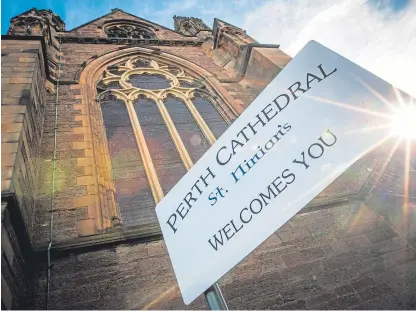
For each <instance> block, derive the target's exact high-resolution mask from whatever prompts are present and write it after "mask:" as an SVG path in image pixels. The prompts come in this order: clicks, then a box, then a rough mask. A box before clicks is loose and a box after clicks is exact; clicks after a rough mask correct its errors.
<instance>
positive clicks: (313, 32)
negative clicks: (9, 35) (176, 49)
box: [1, 0, 416, 97]
mask: <svg viewBox="0 0 416 311" xmlns="http://www.w3.org/2000/svg"><path fill="white" fill-rule="evenodd" d="M28 3H29V4H28ZM32 7H36V8H39V9H40V8H50V9H52V10H53V11H54V12H55V13H57V14H58V15H59V16H60V17H61V18H62V19H63V20H64V21H65V23H66V29H67V30H70V29H72V28H74V27H76V26H79V25H81V24H83V23H86V22H88V21H90V20H92V19H94V18H97V17H99V16H102V15H104V14H107V13H108V12H110V11H111V9H113V8H120V9H122V10H124V11H126V12H129V13H132V14H134V15H137V16H140V17H143V18H145V19H148V20H150V21H153V22H155V23H158V24H160V25H163V26H166V27H168V28H173V16H174V15H178V16H193V17H198V18H201V19H202V20H203V21H204V22H205V23H206V24H207V25H208V26H210V27H212V24H213V20H214V18H215V17H217V18H220V19H222V20H224V21H227V22H229V23H230V24H233V25H235V26H238V27H240V28H243V29H244V30H246V31H247V33H248V34H249V35H251V36H252V37H253V38H254V39H256V40H257V41H258V42H260V43H268V44H280V46H281V49H282V50H283V51H284V52H286V53H287V54H289V55H290V56H292V57H293V56H295V55H296V53H297V52H298V51H299V50H300V49H301V48H302V47H303V46H304V45H305V44H306V43H307V42H308V41H309V40H316V41H318V42H320V43H322V44H324V45H325V46H327V47H329V48H330V49H332V50H334V51H336V52H338V53H340V54H341V55H343V56H345V57H347V58H348V59H350V60H352V61H353V62H355V63H357V64H358V65H360V66H362V67H364V68H366V69H368V70H370V71H371V72H373V73H374V74H376V75H378V76H379V77H381V78H383V79H385V80H386V81H388V82H390V83H392V84H394V85H396V86H397V87H399V88H401V89H402V90H403V91H405V92H407V93H410V94H411V95H413V96H414V97H416V87H415V85H416V82H415V79H414V78H413V73H414V72H416V56H415V55H416V0H344V1H333V0H227V1H224V0H169V1H167V0H165V1H163V0H162V1H160V0H159V1H154V0H129V1H126V0H111V1H106V0H70V1H62V0H61V1H54V0H32V1H27V0H12V1H5V0H3V1H2V3H1V19H2V20H1V33H2V34H5V33H6V32H7V28H8V25H9V21H10V18H11V17H13V16H15V15H18V14H19V13H21V12H24V11H26V10H28V9H30V8H32Z"/></svg>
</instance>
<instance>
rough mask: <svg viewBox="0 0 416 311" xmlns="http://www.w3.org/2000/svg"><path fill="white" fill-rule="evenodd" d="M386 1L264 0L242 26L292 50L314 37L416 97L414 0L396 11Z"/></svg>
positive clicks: (283, 47)
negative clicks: (373, 2) (414, 76)
mask: <svg viewBox="0 0 416 311" xmlns="http://www.w3.org/2000/svg"><path fill="white" fill-rule="evenodd" d="M388 3H389V2H388V1H382V2H377V3H376V4H377V5H373V4H372V3H369V2H366V1H363V0H350V1H343V2H341V3H339V2H336V1H329V0H315V1H303V0H280V1H268V2H262V4H261V5H259V6H258V7H257V8H256V9H255V10H253V11H251V12H248V13H247V14H246V15H245V16H244V19H243V25H242V26H243V28H244V29H246V30H247V32H248V33H249V34H250V35H251V36H253V37H254V38H255V39H257V40H258V41H260V42H262V43H277V44H280V45H281V49H282V50H283V51H285V52H286V53H288V54H289V55H291V56H294V55H296V53H297V52H298V51H299V50H300V49H301V48H302V47H303V46H304V45H305V44H306V43H307V42H308V41H309V40H312V39H313V40H316V41H318V42H320V43H322V44H324V45H325V46H327V47H329V48H331V49H333V50H334V51H336V52H338V53H340V54H341V55H343V56H345V57H347V58H348V59H350V60H351V61H353V62H355V63H357V64H358V65H360V66H362V67H364V68H366V69H368V70H369V71H371V72H373V73H374V74H376V75H378V76H379V77H381V78H383V79H385V80H386V81H388V82H390V83H392V84H394V85H396V86H397V87H399V88H401V89H402V90H403V91H405V92H407V93H409V94H412V96H415V97H416V87H415V85H416V83H415V79H414V78H413V77H412V76H413V74H414V72H416V61H415V60H416V56H415V55H416V1H410V2H409V3H408V4H407V6H406V7H404V8H403V9H402V10H399V11H397V10H395V9H394V8H393V7H392V6H390V5H388Z"/></svg>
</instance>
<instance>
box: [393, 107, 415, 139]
mask: <svg viewBox="0 0 416 311" xmlns="http://www.w3.org/2000/svg"><path fill="white" fill-rule="evenodd" d="M391 131H392V134H393V135H396V136H400V137H401V138H403V139H407V140H416V105H403V106H399V107H398V108H397V109H395V111H394V113H393V116H392V118H391Z"/></svg>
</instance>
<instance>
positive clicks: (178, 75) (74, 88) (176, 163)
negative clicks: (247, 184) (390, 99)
mask: <svg viewBox="0 0 416 311" xmlns="http://www.w3.org/2000/svg"><path fill="white" fill-rule="evenodd" d="M290 60H291V58H290V57H289V56H288V55H286V54H285V53H284V52H283V51H282V50H280V48H279V46H278V45H272V44H261V43H258V42H257V41H256V40H255V39H253V38H252V37H250V36H249V35H248V34H247V33H246V31H244V30H243V29H240V28H238V27H237V26H234V25H231V24H229V23H227V22H225V21H222V20H219V19H215V20H214V22H213V27H212V29H211V28H209V27H208V26H207V25H206V24H205V23H204V22H202V21H201V20H200V19H198V18H194V17H179V16H175V17H174V30H172V29H169V28H167V27H164V26H161V25H158V24H156V23H153V22H152V21H148V20H146V19H143V18H140V17H138V16H135V15H132V14H129V13H127V12H124V11H122V10H120V9H113V10H111V12H109V13H108V14H106V15H104V16H101V17H99V18H97V19H94V20H92V21H90V22H88V23H86V24H83V25H80V26H78V27H76V28H74V29H70V30H66V29H65V24H64V22H63V21H62V20H61V18H60V17H59V16H57V15H56V14H54V13H53V12H52V11H50V10H38V9H31V10H29V11H27V12H24V13H22V14H20V15H18V16H16V17H14V18H12V19H11V24H10V28H9V31H8V33H7V35H4V36H2V94H1V95H2V97H1V98H2V186H1V187H2V308H5V309H12V308H20V309H25V308H36V309H43V308H50V309H68V308H69V309H141V308H155V309H178V308H179V309H184V308H186V306H185V305H184V304H183V302H182V299H181V297H180V294H179V291H178V287H177V284H176V280H175V277H174V274H173V270H172V266H171V263H170V260H169V257H168V254H167V251H166V248H165V245H164V241H163V238H162V235H161V231H160V228H159V226H158V223H157V219H156V216H155V212H154V208H155V206H156V204H157V203H158V202H159V201H160V200H161V199H162V198H163V196H165V195H166V194H167V193H168V192H169V190H170V189H171V188H172V187H173V186H174V185H175V184H176V183H177V181H178V180H179V179H180V178H181V177H182V176H183V175H184V174H185V173H186V172H187V171H188V170H189V169H190V168H191V167H192V166H193V165H194V163H196V162H197V161H198V159H199V158H200V157H201V156H202V155H203V154H204V153H205V152H206V150H208V148H209V147H210V146H211V145H212V144H213V143H214V142H215V140H216V139H218V137H220V135H221V134H222V133H223V132H224V131H225V130H226V129H227V127H228V126H229V125H230V124H231V123H232V122H233V121H234V120H235V119H236V118H237V117H238V116H239V115H240V114H241V113H242V112H243V111H244V110H245V109H246V108H247V107H248V105H250V103H251V102H252V101H253V99H254V98H255V97H256V96H257V95H258V94H259V93H260V92H261V91H262V90H263V89H264V88H265V87H266V86H267V85H268V83H269V82H270V81H271V80H272V79H273V78H274V77H275V76H276V75H278V74H279V72H280V71H281V70H282V69H283V68H284V67H285V66H286V65H287V64H288V63H289V62H290ZM386 148H387V147H386V146H382V147H380V148H378V149H376V150H374V151H373V152H371V153H369V154H368V155H366V156H365V157H363V158H362V159H361V160H360V161H358V162H357V163H355V164H354V165H353V166H352V167H351V168H350V169H349V170H348V171H347V172H345V173H344V174H343V175H342V176H341V177H340V178H338V179H337V180H336V181H335V182H334V183H332V184H331V185H330V186H329V187H328V188H327V189H325V190H324V191H323V192H322V193H321V194H320V195H319V196H318V197H317V198H315V199H314V200H313V201H311V202H310V203H309V204H308V206H307V207H305V208H304V209H303V210H302V211H301V212H300V213H299V214H298V215H296V216H295V217H294V218H293V219H292V220H291V221H290V222H289V223H287V224H286V225H285V226H284V227H282V228H281V229H279V230H278V231H277V232H276V233H275V234H273V235H272V236H271V237H270V238H269V239H268V240H267V241H266V242H264V243H263V244H262V245H261V246H260V247H259V248H258V249H257V250H256V251H255V252H254V253H252V254H251V255H250V256H248V257H247V258H246V259H245V260H244V261H243V262H242V263H240V264H239V265H237V266H236V267H235V268H234V269H233V270H232V271H230V272H229V273H228V274H227V275H225V276H224V277H223V278H222V279H221V280H220V281H219V282H220V284H221V286H222V288H223V293H224V295H225V298H226V299H227V301H228V304H229V307H230V308H233V309H251V308H256V309H263V308H264V309H266V308H267V309H270V308H272V309H273V308H280V309H289V308H292V309H305V308H311V309H321V308H322V309H323V308H331V309H338V308H340V309H347V308H355V309H364V308H366V309H370V308H380V309H382V308H390V309H393V308H394V309H402V308H415V307H416V306H415V304H414V302H415V301H416V297H415V292H416V287H415V286H416V283H415V277H416V269H415V268H416V252H415V247H416V244H415V242H416V228H415V224H416V220H415V219H416V216H415V206H414V200H413V199H414V197H415V194H414V191H413V190H412V191H413V192H411V193H410V199H411V200H410V202H408V204H407V205H406V206H407V209H406V213H404V212H403V209H402V206H403V196H404V195H406V194H405V193H403V189H404V188H403V183H404V180H403V178H402V176H403V172H402V171H400V169H402V168H401V166H399V165H398V164H400V162H401V160H397V161H391V162H390V165H385V163H386V160H387V159H388V151H386V150H389V149H386ZM400 152H402V151H400V150H397V151H396V153H397V156H395V157H393V158H394V159H401V157H399V156H398V154H399V153H400ZM413 162H414V161H413ZM412 170H413V171H414V170H415V167H412ZM413 177H414V176H413V175H412V177H411V178H412V179H411V180H412V182H413V181H414V178H413ZM411 189H416V187H413V188H411ZM407 196H409V194H407ZM412 200H413V201H412ZM188 308H192V309H200V308H207V305H206V304H205V302H204V300H203V299H202V298H199V299H197V300H196V301H195V302H194V303H193V304H191V305H190V306H189V307H188Z"/></svg>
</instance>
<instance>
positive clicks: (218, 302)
mask: <svg viewBox="0 0 416 311" xmlns="http://www.w3.org/2000/svg"><path fill="white" fill-rule="evenodd" d="M204 296H205V299H206V301H207V303H208V306H209V308H210V309H211V310H228V307H227V304H226V302H225V299H224V296H223V295H222V293H221V289H220V286H219V285H218V283H217V282H215V284H214V285H212V286H210V287H209V288H208V289H207V290H206V291H205V292H204Z"/></svg>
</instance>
